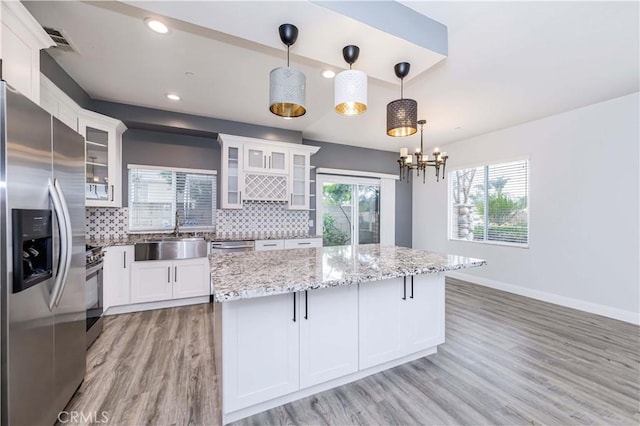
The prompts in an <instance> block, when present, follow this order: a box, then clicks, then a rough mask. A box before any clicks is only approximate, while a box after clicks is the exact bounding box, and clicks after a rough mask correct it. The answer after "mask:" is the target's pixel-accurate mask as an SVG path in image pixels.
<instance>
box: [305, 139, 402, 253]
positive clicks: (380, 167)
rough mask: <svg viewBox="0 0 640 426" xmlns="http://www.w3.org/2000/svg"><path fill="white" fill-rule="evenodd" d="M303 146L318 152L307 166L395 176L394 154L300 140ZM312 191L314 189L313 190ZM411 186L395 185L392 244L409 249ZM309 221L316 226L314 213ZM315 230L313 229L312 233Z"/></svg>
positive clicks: (396, 168)
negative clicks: (393, 235) (312, 147)
mask: <svg viewBox="0 0 640 426" xmlns="http://www.w3.org/2000/svg"><path fill="white" fill-rule="evenodd" d="M302 143H303V144H305V145H313V146H319V147H320V151H318V152H317V153H316V154H314V155H313V156H311V165H312V166H315V167H327V168H332V169H346V170H358V171H364V172H378V173H389V174H396V175H397V174H398V163H396V160H397V158H398V156H397V154H396V153H393V152H390V151H381V150H377V149H368V148H360V147H355V146H350V145H340V144H336V143H330V142H320V141H314V140H310V139H303V140H302ZM314 191H315V188H314ZM411 201H412V196H411V184H410V183H407V182H405V181H402V182H401V181H397V182H396V245H399V246H405V247H411ZM310 218H311V219H314V221H313V223H314V225H317V220H315V219H316V217H315V211H313V212H310ZM312 231H315V228H314V229H313V230H312Z"/></svg>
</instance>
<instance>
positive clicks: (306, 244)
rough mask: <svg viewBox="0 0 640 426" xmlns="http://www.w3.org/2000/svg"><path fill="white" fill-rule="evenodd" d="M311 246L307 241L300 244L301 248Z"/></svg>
mask: <svg viewBox="0 0 640 426" xmlns="http://www.w3.org/2000/svg"><path fill="white" fill-rule="evenodd" d="M309 244H311V242H310V241H305V242H300V243H298V245H299V246H308V245H309Z"/></svg>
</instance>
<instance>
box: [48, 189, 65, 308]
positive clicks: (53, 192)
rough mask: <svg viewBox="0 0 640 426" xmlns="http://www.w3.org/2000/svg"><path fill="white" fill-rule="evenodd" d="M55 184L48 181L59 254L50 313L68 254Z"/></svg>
mask: <svg viewBox="0 0 640 426" xmlns="http://www.w3.org/2000/svg"><path fill="white" fill-rule="evenodd" d="M54 185H55V184H54V183H53V182H51V179H49V197H51V201H52V203H53V210H54V211H55V213H56V217H57V219H58V220H57V222H58V233H59V234H60V254H59V257H58V268H57V270H56V274H55V279H54V281H53V288H52V289H51V295H50V297H49V302H48V305H49V310H50V311H52V310H53V307H54V306H55V302H56V299H57V298H58V293H59V292H60V287H61V286H62V283H63V281H64V268H65V267H66V265H67V259H66V257H67V254H68V253H69V251H68V249H67V243H68V241H67V222H66V220H65V218H64V216H63V212H62V202H61V201H60V196H59V194H58V191H57V190H56V188H55V186H54Z"/></svg>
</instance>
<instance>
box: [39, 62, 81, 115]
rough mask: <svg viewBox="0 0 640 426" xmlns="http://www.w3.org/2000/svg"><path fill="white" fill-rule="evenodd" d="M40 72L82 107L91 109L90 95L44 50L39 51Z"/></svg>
mask: <svg viewBox="0 0 640 426" xmlns="http://www.w3.org/2000/svg"><path fill="white" fill-rule="evenodd" d="M40 72H41V73H42V74H44V75H45V76H46V77H47V78H48V79H49V80H51V82H52V83H53V84H55V85H56V86H58V89H60V90H62V91H63V92H64V93H66V94H67V96H69V97H70V98H71V99H73V100H74V101H75V102H76V103H77V104H78V105H80V106H81V107H82V108H85V109H93V100H92V99H91V97H90V96H89V95H88V94H87V92H85V91H84V90H83V89H82V87H80V86H79V85H78V83H76V82H75V80H74V79H72V78H71V77H69V74H67V73H66V72H65V70H63V69H62V67H61V66H60V65H58V63H57V62H56V61H55V60H54V59H53V58H52V57H51V56H50V55H49V54H48V53H47V51H46V50H41V51H40Z"/></svg>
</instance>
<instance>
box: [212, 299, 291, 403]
mask: <svg viewBox="0 0 640 426" xmlns="http://www.w3.org/2000/svg"><path fill="white" fill-rule="evenodd" d="M296 299H297V294H296V293H291V294H283V295H277V296H267V297H259V298H255V299H246V300H238V301H234V302H225V303H223V304H222V310H223V311H222V315H223V318H224V320H223V322H222V327H223V331H222V348H223V349H222V350H223V355H222V357H223V361H222V365H223V367H222V368H223V377H224V380H223V381H222V386H223V395H224V400H223V405H224V411H225V412H227V413H228V412H233V411H236V410H239V409H241V408H244V407H249V406H251V405H254V404H258V403H260V402H262V401H267V400H269V399H273V398H276V397H278V396H281V395H285V394H287V393H290V392H293V391H296V390H297V389H298V382H299V379H298V365H299V364H298V342H299V336H298V324H299V321H300V316H299V309H297V308H296V316H295V321H294V303H295V304H297V301H296V302H294V300H296Z"/></svg>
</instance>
